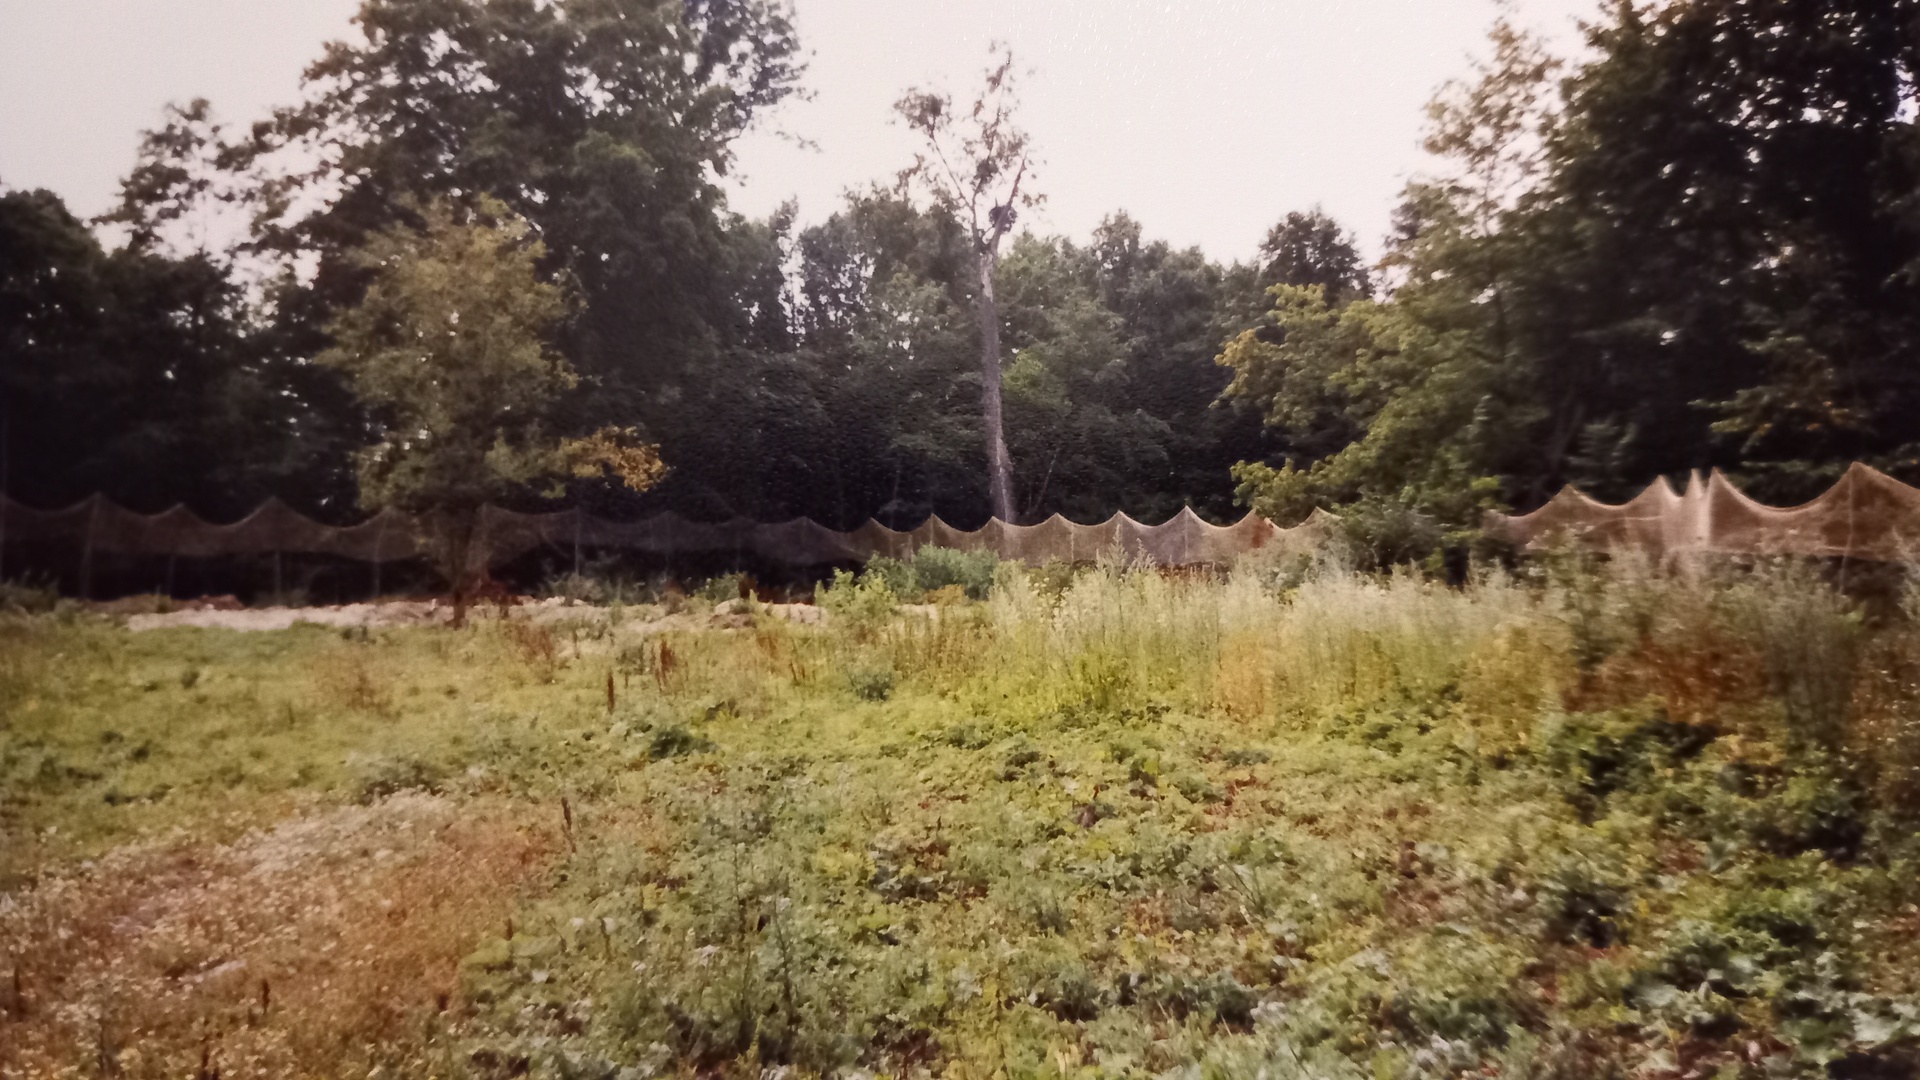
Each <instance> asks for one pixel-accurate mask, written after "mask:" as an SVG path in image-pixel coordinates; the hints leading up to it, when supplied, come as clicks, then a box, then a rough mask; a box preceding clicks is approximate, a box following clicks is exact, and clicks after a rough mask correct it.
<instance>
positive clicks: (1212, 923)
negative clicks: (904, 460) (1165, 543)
mask: <svg viewBox="0 0 1920 1080" xmlns="http://www.w3.org/2000/svg"><path fill="white" fill-rule="evenodd" d="M878 580H879V578H878V576H877V575H876V576H875V578H874V579H873V580H871V581H869V583H867V584H864V585H856V584H854V583H853V582H851V581H842V582H840V583H839V584H837V585H836V586H835V588H834V589H833V590H832V591H831V592H830V593H828V594H827V596H826V598H825V599H826V603H825V607H826V608H827V609H828V610H829V612H830V617H829V618H828V619H827V620H826V621H824V622H800V621H796V620H794V619H792V618H787V617H774V616H771V615H757V614H753V613H751V612H749V613H747V614H741V615H733V616H728V617H726V618H724V619H722V620H718V621H717V622H716V621H715V620H711V619H705V620H703V619H689V618H687V617H685V616H674V617H670V618H669V617H664V616H663V615H662V613H659V612H656V611H651V610H642V609H633V608H629V609H619V608H585V607H583V608H568V609H563V610H564V611H565V612H568V613H569V614H567V615H566V616H565V617H561V616H556V615H553V614H552V609H550V608H542V609H540V612H539V614H538V617H535V616H534V614H533V613H531V612H520V613H512V612H510V613H509V614H508V615H507V617H506V618H504V619H501V618H494V617H488V618H481V619H477V620H476V621H475V622H474V623H473V625H471V626H470V627H469V628H467V629H464V630H449V629H445V628H440V627H430V626H388V627H380V626H375V627H371V628H369V627H364V626H348V627H344V628H340V627H322V626H315V625H295V626H293V627H292V628H290V629H284V630H272V631H265V632H254V633H242V632H237V631H233V630H223V629H209V628H193V627H161V628H156V629H152V630H148V631H146V632H141V633H131V632H129V631H128V630H127V629H125V628H124V627H123V626H120V625H117V624H115V623H113V622H111V621H109V620H106V619H102V618H96V617H90V616H73V615H66V616H61V615H43V616H36V617H32V618H26V617H18V618H11V619H9V620H6V621H4V622H0V1075H3V1076H6V1077H16V1076H18V1077H26V1076H95V1075H99V1076H126V1077H149V1076H151V1077H161V1076H168V1077H178V1076H200V1077H211V1076H214V1075H218V1076H220V1077H229V1078H230V1077H242V1076H303V1075H304V1076H346V1075H354V1076H373V1075H378V1076H383V1077H397V1076H430V1075H431V1076H443V1077H458V1076H466V1077H487V1078H491V1077H501V1078H504V1077H511V1076H516V1075H532V1076H540V1077H620V1078H623V1080H627V1078H635V1077H641V1076H650V1075H712V1076H722V1075H724V1076H753V1075H779V1076H806V1075H816V1074H839V1075H855V1074H856V1073H857V1074H859V1075H869V1076H871V1075H890V1076H913V1075H940V1076H955V1077H989V1076H1001V1075H1004V1076H1107V1075H1112V1076H1144V1075H1174V1076H1191V1077H1203V1076H1205V1077H1214V1076H1219V1077H1227V1076H1264V1077H1269V1078H1275V1080H1279V1078H1292V1077H1328V1078H1346V1077H1355V1078H1372V1080H1385V1078H1397V1077H1441V1076H1465V1075H1474V1076H1506V1077H1538V1078H1547V1077H1561V1078H1568V1080H1572V1078H1586V1077H1606V1076H1621V1077H1625V1076H1629V1075H1637V1076H1642V1077H1654V1078H1678V1077H1683V1076H1721V1077H1741V1076H1753V1077H1761V1076H1767V1077H1773V1076H1787V1077H1793V1076H1804V1077H1820V1076H1831V1077H1842V1078H1856V1080H1860V1078H1881V1077H1911V1076H1914V1075H1916V1072H1915V1070H1916V1067H1920V1051H1917V1050H1916V1045H1920V906H1916V904H1917V903H1920V880H1917V876H1916V869H1917V868H1920V862H1917V861H1916V856H1920V842H1916V828H1917V827H1920V630H1916V628H1915V627H1914V626H1913V625H1912V624H1911V622H1910V620H1909V617H1908V615H1907V614H1905V613H1903V612H1902V611H1901V610H1899V608H1900V606H1901V605H1900V604H1899V603H1898V602H1897V599H1896V600H1887V601H1885V602H1883V603H1878V604H1876V605H1874V606H1873V607H1872V608H1871V609H1870V610H1862V609H1860V608H1858V607H1857V606H1856V605H1854V604H1853V603H1852V602H1850V601H1847V600H1845V599H1843V598H1841V597H1840V596H1839V595H1838V594H1836V593H1834V592H1832V591H1831V590H1829V589H1828V588H1827V587H1826V586H1825V585H1824V584H1823V583H1821V582H1820V581H1819V580H1817V579H1816V578H1814V577H1813V576H1812V575H1811V574H1810V573H1809V572H1807V571H1805V570H1801V569H1795V568H1793V567H1775V568H1769V569H1763V570H1761V571H1756V572H1742V573H1734V572H1731V571H1729V572H1728V573H1727V574H1726V575H1725V576H1724V577H1721V578H1716V579H1713V580H1698V581H1695V580H1680V579H1655V578H1652V577H1648V576H1644V575H1637V574H1633V573H1628V572H1625V571H1615V572H1609V573H1605V574H1603V573H1601V572H1599V571H1596V570H1594V569H1593V568H1591V567H1582V566H1578V565H1575V564H1572V563H1557V562H1556V563H1553V564H1551V565H1550V566H1548V567H1545V568H1543V569H1541V570H1540V571H1539V573H1538V578H1537V580H1526V581H1519V580H1514V579H1510V578H1507V577H1500V576H1493V577H1487V578H1485V579H1482V580H1480V581H1477V582H1475V583H1474V584H1472V585H1470V586H1468V587H1466V588H1461V589H1449V588H1446V587H1442V586H1439V585H1434V584H1430V583H1424V582H1420V581H1417V580H1414V579H1412V578H1395V579H1373V578H1364V577H1357V576H1349V575H1344V574H1339V573H1326V574H1321V575H1311V574H1309V575H1306V576H1305V577H1304V578H1302V577H1300V576H1299V575H1291V576H1290V575H1284V574H1271V573H1270V574H1264V575H1263V574H1257V573H1253V572H1248V573H1244V574H1241V575H1239V576H1236V577H1233V578H1231V579H1215V578H1178V577H1170V576H1161V575H1157V574H1138V573H1125V572H1120V571H1116V570H1107V569H1102V570H1095V571H1091V572H1086V573H1083V574H1080V575H1078V576H1076V577H1071V578H1068V577H1064V576H1059V575H1041V574H1035V573H1022V572H1017V571H1014V570H1012V569H1011V568H1006V567H1003V568H1002V569H1001V570H1000V573H999V576H998V578H997V579H996V582H995V585H994V587H993V590H992V594H991V596H990V598H989V599H987V600H985V601H984V602H981V601H968V600H965V599H964V598H963V596H962V595H961V593H962V592H963V590H960V589H957V588H950V589H948V590H943V591H942V594H941V595H939V596H937V597H936V599H939V600H943V601H950V602H948V603H942V604H940V605H938V606H934V607H923V608H915V609H913V610H909V611H905V612H902V611H900V610H898V609H897V607H896V604H895V598H894V597H893V596H892V595H891V594H890V593H888V592H887V591H886V590H884V589H882V588H880V587H879V586H878V584H877V581H878ZM675 619H678V620H680V621H677V622H676V621H674V620H675ZM768 1070H772V1071H771V1072H769V1071H768Z"/></svg>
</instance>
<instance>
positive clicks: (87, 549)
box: [80, 495, 100, 600]
mask: <svg viewBox="0 0 1920 1080" xmlns="http://www.w3.org/2000/svg"><path fill="white" fill-rule="evenodd" d="M99 516H100V496H98V495H95V496H94V497H93V498H91V499H89V500H87V531H86V535H85V536H84V537H83V538H82V539H81V541H80V599H82V600H91V599H93V523H94V521H95V519H97V518H99Z"/></svg>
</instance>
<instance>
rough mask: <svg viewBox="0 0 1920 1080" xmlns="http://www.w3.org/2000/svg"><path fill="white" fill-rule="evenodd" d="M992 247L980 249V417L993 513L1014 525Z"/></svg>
mask: <svg viewBox="0 0 1920 1080" xmlns="http://www.w3.org/2000/svg"><path fill="white" fill-rule="evenodd" d="M998 261H999V259H998V257H997V253H996V252H995V251H994V250H993V249H992V248H986V249H984V250H982V251H981V252H980V304H979V308H978V314H979V319H980V416H981V419H982V420H984V421H985V427H986V436H987V492H988V494H989V496H990V497H991V498H992V500H993V516H994V517H997V518H999V519H1000V520H1001V521H1004V522H1006V523H1008V524H1010V525H1011V524H1014V523H1015V520H1014V509H1013V459H1012V458H1011V457H1010V456H1008V454H1007V436H1006V426H1005V424H1004V423H1003V422H1002V420H1001V411H1000V304H999V302H998V301H997V300H995V299H994V296H993V270H994V264H995V263H997V262H998Z"/></svg>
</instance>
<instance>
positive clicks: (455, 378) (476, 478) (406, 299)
mask: <svg viewBox="0 0 1920 1080" xmlns="http://www.w3.org/2000/svg"><path fill="white" fill-rule="evenodd" d="M417 217H418V219H419V220H418V223H417V227H405V226H401V227H396V228H393V229H390V230H388V231H386V232H383V233H379V234H376V235H375V236H374V237H373V238H372V239H371V240H370V241H369V242H368V243H367V245H366V246H365V247H364V248H363V249H362V250H361V252H360V260H361V262H362V264H363V265H364V266H365V267H366V268H368V269H369V270H371V271H372V273H373V280H372V283H371V284H370V285H369V286H368V288H367V292H366V296H365V297H364V298H363V299H362V300H361V301H360V303H358V304H356V305H354V306H353V307H350V308H347V309H345V310H343V311H341V312H340V313H339V315H337V316H336V317H335V318H334V320H333V321H332V323H331V324H330V325H329V327H328V330H329V332H330V333H331V335H332V337H333V346H332V347H331V348H329V349H327V350H326V351H325V352H323V353H321V354H320V356H319V357H318V358H317V359H318V362H319V363H321V364H324V365H327V366H329V367H332V368H335V369H337V370H339V371H340V372H341V373H342V374H344V375H345V376H346V379H347V382H348V385H349V386H350V387H351V389H352V390H353V393H354V395H355V397H357V398H358V399H359V401H360V403H361V404H362V406H364V407H365V408H366V410H367V412H368V414H369V416H370V418H371V420H372V424H373V434H374V441H373V443H372V445H370V446H368V447H366V448H365V449H364V450H362V451H361V452H360V455H359V459H358V466H359V482H360V501H361V504H362V505H363V507H365V508H366V509H369V510H377V509H381V508H384V507H394V508H396V509H399V510H403V511H407V512H409V513H414V514H418V515H422V520H423V521H426V522H429V523H430V524H429V526H428V528H429V535H428V536H427V537H426V538H425V539H426V540H427V543H428V549H429V551H430V553H431V556H432V558H433V559H434V561H435V562H436V563H437V564H438V568H439V569H440V570H441V572H442V573H444V574H445V575H446V577H447V580H448V582H449V583H450V584H451V585H452V587H453V597H454V621H455V622H456V623H459V622H460V621H462V620H463V618H464V616H465V612H466V603H467V600H468V598H469V597H470V596H471V594H472V589H473V585H474V583H475V582H476V580H477V579H478V578H479V577H480V576H481V575H483V574H484V573H485V554H486V553H485V552H484V551H483V550H479V549H478V546H477V545H476V542H475V541H476V533H477V528H478V524H479V514H480V509H481V507H483V506H484V505H486V504H487V503H488V502H490V501H492V500H494V499H497V498H500V497H501V496H504V495H509V494H512V493H514V492H517V491H524V490H527V489H529V488H541V487H545V488H548V489H553V488H554V487H555V486H556V485H557V484H558V482H559V481H561V480H562V479H563V478H565V477H568V476H575V477H592V476H598V475H601V474H602V473H611V474H612V475H613V476H614V477H615V478H617V479H618V480H619V481H620V482H621V483H623V484H625V485H626V486H628V487H630V488H632V489H634V490H635V491H641V490H645V489H646V488H648V487H651V486H652V485H653V484H654V483H656V482H658V480H659V479H660V477H661V476H662V475H663V474H664V472H665V466H664V465H662V463H661V461H660V457H659V454H658V453H657V451H656V448H655V447H653V446H650V445H645V444H642V443H641V442H640V441H639V440H638V439H637V437H636V436H635V433H634V432H633V431H632V430H630V429H621V428H603V429H601V430H600V431H597V432H595V433H593V434H592V435H589V436H587V437H585V438H563V437H561V436H559V435H557V434H556V433H554V432H553V431H552V430H550V427H549V424H550V420H551V417H550V414H551V412H552V408H553V405H554V403H555V402H556V401H558V399H559V398H560V396H561V395H562V394H563V393H565V392H566V391H568V390H570V389H572V388H573V387H574V386H575V385H576V384H577V382H578V378H577V377H576V376H575V374H574V372H573V369H572V367H571V366H570V365H569V364H568V363H567V361H566V359H565V358H564V357H562V356H560V355H559V354H558V353H556V352H554V351H553V350H552V349H551V348H550V347H549V345H548V339H549V337H550V335H551V333H552V331H553V330H554V328H555V327H557V326H558V325H559V323H560V322H561V321H562V320H563V319H565V317H566V316H567V313H568V310H569V307H570V301H569V299H568V295H567V292H566V290H565V289H564V288H562V287H561V286H559V285H556V284H553V283H551V282H548V281H545V280H542V278H541V276H540V274H539V272H538V269H537V267H538V264H539V261H540V259H541V258H542V256H543V255H544V254H545V249H544V247H543V246H542V244H541V243H540V240H539V239H538V238H537V237H535V236H534V235H533V230H532V227H531V226H530V225H529V224H528V223H527V222H526V220H525V219H523V218H521V217H519V216H517V215H515V214H514V213H512V212H511V211H510V210H508V209H507V208H506V206H505V205H504V204H502V203H500V202H498V201H496V200H493V199H489V198H484V197H483V198H481V199H480V200H478V202H477V204H476V205H475V206H474V207H473V208H471V209H462V208H459V207H456V206H454V205H452V204H449V203H446V202H441V201H436V202H434V203H431V204H428V205H426V206H424V207H420V208H418V212H417Z"/></svg>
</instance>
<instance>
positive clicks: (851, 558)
mask: <svg viewBox="0 0 1920 1080" xmlns="http://www.w3.org/2000/svg"><path fill="white" fill-rule="evenodd" d="M1327 520H1329V519H1327V518H1326V517H1325V516H1324V515H1318V516H1316V517H1314V518H1312V519H1309V520H1308V521H1307V522H1305V523H1303V524H1301V525H1300V526H1298V527H1296V528H1293V529H1281V528H1277V527H1275V526H1274V525H1273V524H1272V523H1270V522H1268V521H1267V520H1266V519H1264V518H1261V517H1259V516H1257V515H1254V514H1249V515H1247V516H1246V517H1244V518H1242V519H1241V520H1240V521H1238V522H1236V523H1235V524H1232V525H1213V524H1209V523H1208V522H1206V521H1204V520H1202V519H1201V518H1200V517H1199V516H1198V515H1197V514H1195V513H1194V512H1193V511H1192V509H1190V508H1188V509H1183V510H1181V511H1180V513H1178V514H1176V515H1175V516H1174V517H1173V518H1172V519H1170V520H1168V521H1166V522H1163V523H1162V524H1159V525H1145V524H1142V523H1140V522H1138V521H1135V520H1134V519H1132V518H1130V517H1128V516H1127V515H1125V514H1115V515H1114V516H1113V517H1111V518H1108V519H1107V520H1106V521H1103V522H1100V523H1099V524H1097V525H1080V524H1076V523H1074V522H1071V521H1068V520H1067V519H1066V518H1063V517H1061V516H1059V515H1057V514H1056V515H1054V516H1053V517H1051V518H1048V519H1047V520H1046V521H1043V522H1040V523H1039V524H1036V525H1009V524H1007V523H1006V522H1003V521H999V520H997V519H996V520H994V521H990V522H988V523H987V525H985V526H984V527H982V528H979V529H971V530H969V529H957V528H955V527H953V526H951V525H949V524H947V523H946V522H944V521H942V520H940V518H939V517H937V516H936V517H929V518H928V519H927V520H926V521H925V522H923V523H922V524H921V525H920V526H918V527H917V528H914V529H911V530H907V531H904V532H903V531H899V530H895V529H890V528H888V527H886V526H885V525H882V524H880V523H879V522H877V521H868V522H866V523H865V524H863V525H861V526H860V527H859V528H857V529H853V530H851V531H847V532H841V531H839V530H835V529H829V528H827V527H826V526H824V525H821V524H819V523H818V522H815V521H812V520H811V519H808V518H795V519H793V520H791V521H783V522H777V523H772V524H769V523H763V522H756V521H752V520H749V519H746V518H736V519H734V520H732V521H723V522H718V523H703V522H697V521H692V520H689V519H687V518H684V517H681V516H680V515H678V514H674V513H665V514H660V515H657V516H655V517H651V518H647V519H646V520H643V521H636V522H620V521H610V520H607V519H605V518H601V517H596V516H594V515H593V514H589V513H586V512H585V511H582V510H577V509H575V510H559V511H554V512H552V513H544V514H523V513H517V512H515V511H512V510H504V509H501V508H498V507H492V506H489V507H486V508H484V509H483V510H482V511H481V513H480V515H479V520H478V523H477V533H476V536H475V543H474V547H475V549H476V551H477V553H478V554H477V555H476V556H475V558H474V560H473V561H474V562H475V564H476V565H477V564H480V563H483V562H484V563H485V564H486V565H489V566H496V567H497V566H501V565H504V564H506V563H510V562H512V561H513V560H515V559H518V558H520V557H522V556H524V555H527V554H529V553H531V552H534V551H538V550H542V549H545V550H549V551H553V552H558V553H562V554H565V553H569V552H572V553H578V552H580V551H582V550H610V549H611V550H626V551H634V552H640V553H645V554H650V555H657V556H666V557H672V556H678V555H694V554H708V553H723V554H724V553H733V554H736V555H743V556H745V555H751V556H754V557H757V558H759V559H762V560H765V561H767V562H772V563H784V564H788V565H794V566H820V565H830V564H836V563H853V562H864V561H865V560H867V559H869V558H872V557H873V556H876V555H889V556H893V557H895V558H900V557H904V556H906V555H909V554H911V553H912V552H914V551H915V550H917V549H919V548H922V547H926V546H939V547H946V548H958V549H961V550H968V551H974V550H983V549H984V550H990V551H993V552H994V553H996V554H998V555H999V556H1001V557H1002V558H1007V559H1021V560H1025V561H1027V562H1031V563H1043V562H1046V561H1048V560H1050V559H1063V560H1066V561H1069V562H1083V561H1091V560H1094V559H1097V558H1101V557H1105V556H1117V557H1119V558H1123V559H1127V560H1137V561H1143V562H1148V563H1153V564H1156V565H1161V566H1192V565H1220V564H1225V563H1228V562H1231V561H1232V560H1233V559H1234V558H1235V557H1237V556H1239V555H1241V554H1243V553H1245V552H1247V551H1251V550H1253V549H1254V548H1257V547H1263V546H1266V545H1268V544H1273V543H1297V544H1300V545H1302V546H1303V547H1304V546H1306V545H1309V544H1311V543H1313V542H1315V541H1317V540H1318V538H1319V537H1320V536H1321V534H1322V533H1323V532H1324V530H1325V525H1326V522H1327ZM440 524H441V523H440V522H437V521H435V520H434V519H432V518H420V517H414V516H411V515H408V514H403V513H400V512H397V511H393V510H387V511H382V512H381V513H379V514H376V515H374V516H373V517H371V518H369V519H367V520H366V521H363V522H361V523H359V524H357V525H349V526H336V525H325V524H322V523H320V522H317V521H314V520H313V519H311V518H309V517H307V516H306V515H304V514H301V513H300V512H299V511H297V510H294V509H293V508H292V507H290V506H288V505H286V504H285V503H283V502H280V501H279V500H277V499H276V500H269V501H268V502H266V503H265V504H263V505H262V506H261V507H260V508H259V509H257V510H255V511H254V512H253V513H251V514H249V515H247V516H246V517H245V518H243V519H241V520H239V521H236V522H234V523H232V524H230V525H217V524H213V523H210V522H207V521H205V520H202V519H201V518H200V517H198V516H197V515H195V514H194V513H193V512H192V511H191V510H188V509H187V508H185V507H175V508H173V509H171V510H168V511H165V512H164V513H159V514H139V513H135V512H133V511H130V510H127V509H124V508H122V507H120V506H118V505H116V504H114V503H112V502H110V501H108V500H107V499H104V498H102V497H100V496H94V497H93V498H90V499H87V500H85V501H83V502H80V503H77V504H75V505H73V506H70V507H67V508H65V509H62V510H34V509H31V508H28V507H25V506H21V505H20V504H18V503H13V502H8V501H6V500H5V499H4V497H0V529H3V530H4V532H3V533H0V542H5V543H10V544H11V543H19V544H27V543H32V544H40V545H57V546H60V547H62V548H66V549H70V550H72V551H74V552H76V553H78V554H79V555H80V557H82V558H85V557H86V556H89V555H91V554H93V553H96V552H98V553H116V554H133V555H172V556H186V557H202V558H204V557H213V556H221V555H255V554H275V553H285V554H311V555H328V556H334V557H338V558H346V559H355V560H359V561H361V562H369V563H376V564H377V563H385V562H393V561H396V560H402V559H412V558H419V557H423V556H426V555H428V554H429V553H430V544H431V540H430V538H431V537H433V536H435V535H438V534H439V533H440V532H441V529H440V528H439V525H440Z"/></svg>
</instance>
